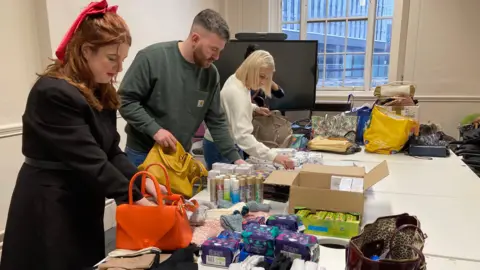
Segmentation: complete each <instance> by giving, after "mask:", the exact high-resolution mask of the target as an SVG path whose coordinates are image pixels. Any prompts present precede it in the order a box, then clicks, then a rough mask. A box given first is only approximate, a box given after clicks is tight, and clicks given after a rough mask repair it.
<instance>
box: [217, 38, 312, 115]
mask: <svg viewBox="0 0 480 270" xmlns="http://www.w3.org/2000/svg"><path fill="white" fill-rule="evenodd" d="M250 44H256V45H258V46H259V49H262V50H266V51H268V52H270V53H271V54H272V56H273V57H274V59H275V70H276V71H275V74H274V76H273V80H274V81H275V82H276V83H277V84H278V85H279V86H280V87H282V88H283V90H284V91H285V96H284V97H283V98H281V99H277V98H275V97H272V98H271V99H269V101H268V104H269V107H270V109H271V110H280V111H301V110H312V109H313V108H314V105H315V91H316V86H317V74H318V73H317V48H318V42H317V41H316V40H285V41H265V40H262V41H255V40H253V41H250V40H232V41H230V42H229V43H228V44H227V45H226V46H225V49H224V50H223V52H222V53H221V55H220V58H219V60H218V61H216V62H215V66H216V67H217V69H218V72H219V73H220V83H221V85H222V86H223V83H224V82H225V81H226V80H227V79H228V77H230V75H232V74H233V73H235V71H236V70H237V68H238V67H239V66H240V65H241V63H242V62H243V60H244V56H245V52H246V50H247V48H248V46H249V45H250Z"/></svg>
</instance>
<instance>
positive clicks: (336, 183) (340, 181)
mask: <svg viewBox="0 0 480 270" xmlns="http://www.w3.org/2000/svg"><path fill="white" fill-rule="evenodd" d="M330 189H331V190H341V191H353V192H363V178H354V177H343V176H336V175H332V177H331V180H330Z"/></svg>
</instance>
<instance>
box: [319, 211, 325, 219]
mask: <svg viewBox="0 0 480 270" xmlns="http://www.w3.org/2000/svg"><path fill="white" fill-rule="evenodd" d="M316 215H317V216H318V217H319V219H325V216H326V215H327V211H320V212H317V214H316Z"/></svg>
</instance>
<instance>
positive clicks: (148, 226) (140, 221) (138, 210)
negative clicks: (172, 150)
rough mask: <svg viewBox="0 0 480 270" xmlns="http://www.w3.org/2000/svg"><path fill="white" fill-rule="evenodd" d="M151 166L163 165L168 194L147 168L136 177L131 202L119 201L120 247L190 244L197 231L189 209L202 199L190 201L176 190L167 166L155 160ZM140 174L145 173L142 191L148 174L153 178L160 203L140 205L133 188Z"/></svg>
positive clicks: (117, 217)
mask: <svg viewBox="0 0 480 270" xmlns="http://www.w3.org/2000/svg"><path fill="white" fill-rule="evenodd" d="M151 166H160V167H161V168H162V170H163V172H164V174H165V179H166V188H167V190H168V194H167V195H165V196H164V195H162V193H161V192H160V186H159V184H158V182H157V180H156V179H155V176H154V175H153V174H151V173H149V172H147V171H140V172H138V173H136V174H135V175H134V176H133V177H132V179H131V180H130V186H129V189H128V204H122V205H119V206H117V210H116V220H117V238H116V242H117V249H129V250H140V249H144V248H148V247H157V248H159V249H161V250H176V249H180V248H185V247H187V246H188V245H189V244H190V242H191V241H192V237H193V232H192V228H191V227H190V223H189V220H188V217H187V212H186V211H187V210H189V211H195V210H196V209H197V208H198V203H197V202H196V201H194V200H192V201H191V203H192V204H187V203H186V201H185V199H184V198H183V197H182V196H180V195H178V194H172V192H171V189H170V179H169V177H168V173H167V170H166V168H165V166H163V165H162V164H159V163H155V164H151V165H150V166H148V167H147V168H146V170H148V169H149V167H151ZM138 176H142V178H141V179H142V185H141V192H142V194H146V193H145V181H146V179H147V177H148V178H150V179H152V180H153V183H154V185H155V191H156V193H157V206H140V205H135V204H134V203H133V197H132V188H133V184H134V182H135V180H136V179H137V177H138ZM164 200H165V201H164ZM166 202H168V203H166Z"/></svg>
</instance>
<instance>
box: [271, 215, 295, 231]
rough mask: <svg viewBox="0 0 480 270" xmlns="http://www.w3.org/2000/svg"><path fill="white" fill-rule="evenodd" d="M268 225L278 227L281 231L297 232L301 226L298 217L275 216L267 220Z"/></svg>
mask: <svg viewBox="0 0 480 270" xmlns="http://www.w3.org/2000/svg"><path fill="white" fill-rule="evenodd" d="M267 225H269V226H277V227H278V228H279V229H280V230H282V231H283V230H289V231H293V232H296V231H298V228H299V226H300V221H299V218H298V216H297V215H273V216H270V217H269V218H268V219H267Z"/></svg>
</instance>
